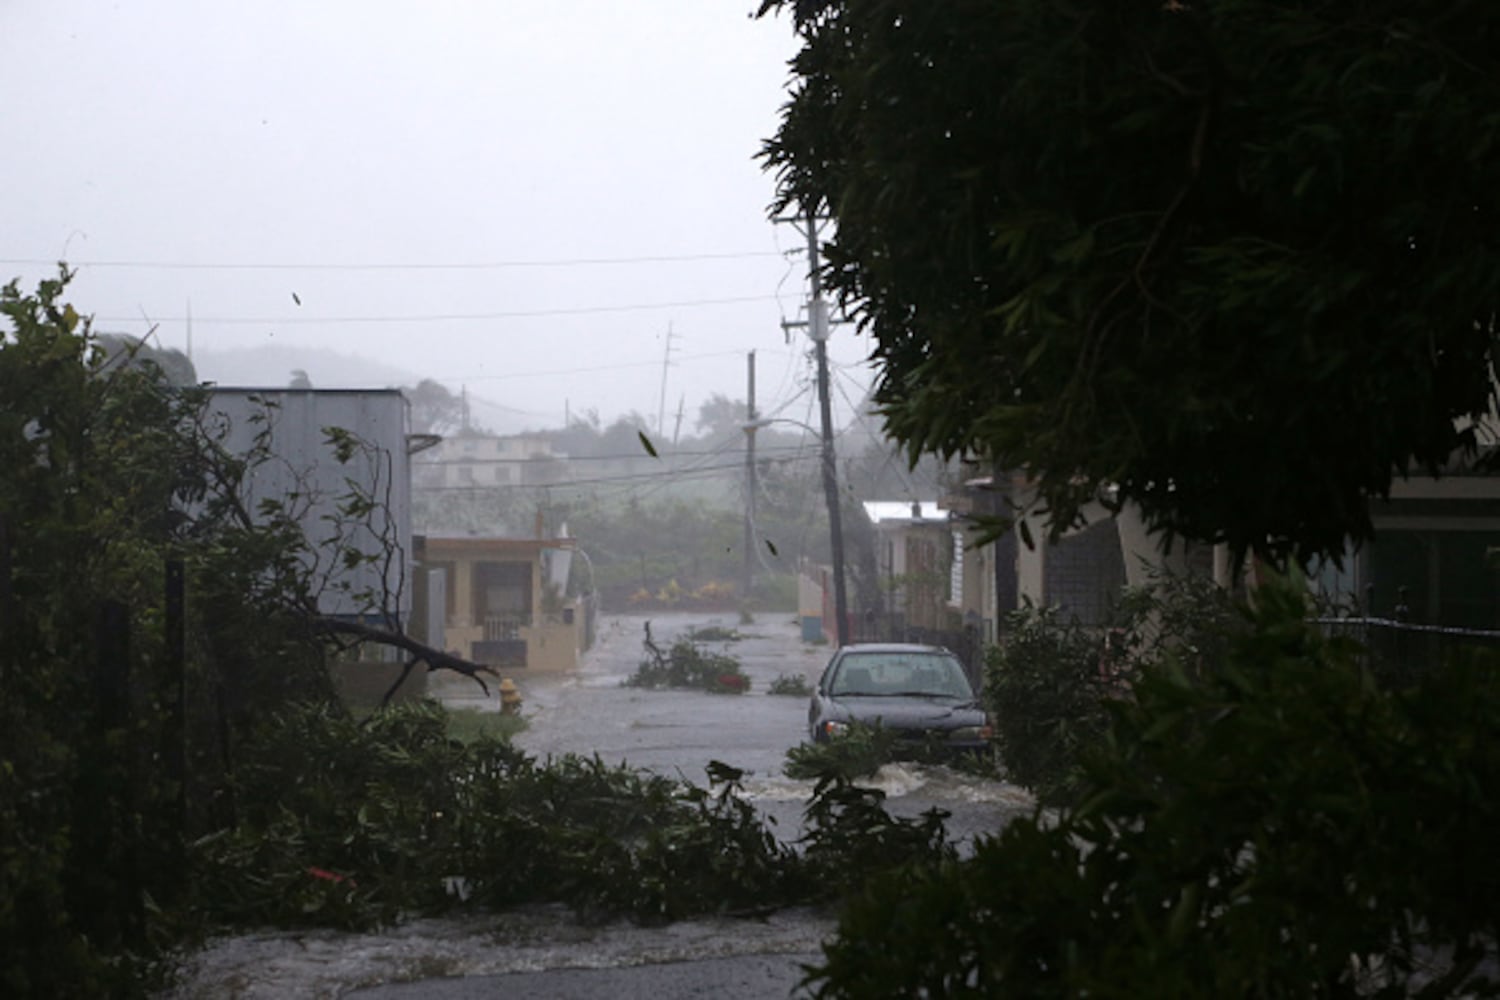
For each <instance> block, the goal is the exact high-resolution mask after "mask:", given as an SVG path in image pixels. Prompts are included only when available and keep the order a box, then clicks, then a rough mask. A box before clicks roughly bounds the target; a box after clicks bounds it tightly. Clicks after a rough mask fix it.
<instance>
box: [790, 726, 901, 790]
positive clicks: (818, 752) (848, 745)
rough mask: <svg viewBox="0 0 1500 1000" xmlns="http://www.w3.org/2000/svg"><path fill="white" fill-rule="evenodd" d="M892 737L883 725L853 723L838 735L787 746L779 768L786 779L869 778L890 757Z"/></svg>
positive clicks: (893, 741) (847, 779)
mask: <svg viewBox="0 0 1500 1000" xmlns="http://www.w3.org/2000/svg"><path fill="white" fill-rule="evenodd" d="M895 742H896V741H895V737H894V736H893V735H892V734H891V733H890V732H889V731H888V730H886V729H885V728H884V727H882V726H879V725H875V726H867V725H865V724H863V723H859V722H856V723H852V724H851V725H850V726H849V728H848V730H847V731H846V732H844V733H841V734H840V735H839V736H838V737H837V738H835V739H830V740H824V741H822V742H820V743H798V744H796V745H794V746H791V747H788V748H787V751H786V764H785V765H783V767H782V771H783V772H785V774H786V776H787V777H788V778H798V779H804V780H805V779H808V778H824V777H830V776H832V777H837V778H840V779H842V780H845V781H853V780H854V779H855V778H868V777H871V776H873V775H874V774H875V772H876V771H878V770H880V767H881V765H882V764H886V763H889V762H890V761H891V760H892V754H893V751H894V750H895Z"/></svg>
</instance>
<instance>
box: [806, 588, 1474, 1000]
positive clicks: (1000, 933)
mask: <svg viewBox="0 0 1500 1000" xmlns="http://www.w3.org/2000/svg"><path fill="white" fill-rule="evenodd" d="M1256 601H1257V608H1256V610H1255V611H1253V612H1249V613H1248V615H1249V617H1248V619H1247V620H1248V628H1247V629H1246V630H1244V631H1243V632H1241V633H1238V634H1234V635H1232V636H1230V638H1229V640H1228V651H1227V653H1226V656H1225V658H1224V660H1223V661H1222V662H1221V663H1219V664H1217V665H1216V669H1213V670H1198V671H1195V670H1191V669H1188V668H1187V667H1186V666H1185V664H1184V662H1183V658H1182V657H1168V658H1166V660H1165V661H1164V662H1163V663H1162V664H1160V665H1151V666H1147V667H1146V668H1145V669H1144V670H1143V671H1142V674H1141V676H1140V677H1139V679H1138V681H1137V683H1136V685H1135V687H1134V697H1133V698H1132V699H1131V700H1129V701H1124V700H1122V701H1120V702H1117V703H1116V704H1115V706H1114V707H1113V709H1112V716H1113V718H1112V722H1111V726H1110V729H1109V734H1108V738H1107V739H1106V740H1104V741H1103V742H1102V743H1101V744H1100V746H1099V747H1098V748H1097V749H1096V750H1094V751H1090V752H1086V753H1084V754H1083V756H1082V775H1081V779H1080V786H1079V791H1080V793H1081V796H1080V798H1079V799H1078V803H1079V804H1078V805H1076V806H1074V807H1071V808H1067V809H1064V810H1063V811H1062V812H1061V813H1060V814H1058V815H1057V816H1056V817H1054V818H1051V819H1044V817H1043V816H1042V815H1041V814H1038V815H1036V816H1034V817H1032V818H1031V819H1029V820H1021V821H1016V822H1013V823H1012V824H1011V825H1010V826H1009V827H1007V828H1006V830H1005V831H1004V832H1003V833H1001V834H1000V835H999V836H998V837H994V838H983V839H981V840H980V842H979V843H978V845H977V846H976V850H975V853H974V855H973V857H972V858H970V859H967V860H964V861H955V862H947V863H942V864H938V865H932V866H927V867H924V868H922V869H906V870H902V871H900V872H897V873H894V874H890V875H887V876H884V877H882V878H880V879H877V880H875V881H874V882H872V883H871V884H870V885H869V886H868V887H866V889H865V890H864V891H863V892H862V893H861V894H859V895H858V897H857V898H856V899H855V900H854V901H853V902H851V903H850V905H849V906H848V907H847V909H846V913H845V916H844V917H843V919H842V921H841V924H840V927H839V930H838V933H837V935H836V936H835V937H834V938H833V939H832V941H831V942H830V943H829V944H828V945H827V946H826V948H825V961H824V963H823V964H822V965H821V966H820V967H818V968H817V969H815V970H814V971H813V973H812V975H811V977H810V979H811V980H812V981H814V982H817V983H819V984H820V987H819V995H820V996H823V997H856V996H872V995H881V996H920V995H926V996H959V995H964V996H971V995H978V996H1026V997H1044V998H1045V997H1059V998H1061V997H1076V996H1083V995H1088V996H1094V997H1137V996H1163V997H1198V996H1247V995H1254V996H1262V997H1305V996H1366V995H1380V996H1402V997H1404V996H1410V995H1414V991H1416V990H1418V989H1422V990H1424V992H1423V993H1422V994H1421V995H1423V996H1435V997H1438V996H1441V997H1452V996H1494V995H1497V994H1500V981H1497V978H1496V965H1495V960H1496V957H1497V956H1496V943H1497V940H1500V938H1497V933H1500V926H1497V911H1496V910H1495V908H1494V905H1493V900H1494V899H1495V898H1496V894H1497V893H1500V865H1496V863H1495V862H1494V852H1493V849H1492V847H1491V846H1490V845H1491V844H1492V842H1493V838H1494V830H1495V829H1496V828H1497V824H1500V662H1497V661H1496V660H1494V659H1491V660H1489V661H1486V662H1471V663H1466V664H1458V665H1453V666H1450V667H1447V668H1444V669H1435V670H1433V671H1431V672H1430V673H1429V674H1428V676H1427V677H1426V678H1425V679H1424V680H1423V682H1422V683H1421V684H1420V685H1419V686H1418V687H1415V688H1413V689H1410V690H1407V691H1404V692H1390V691H1384V690H1381V689H1379V688H1377V687H1376V686H1375V685H1374V684H1372V683H1371V682H1370V681H1369V679H1368V677H1367V676H1366V675H1365V673H1364V672H1363V671H1362V670H1361V669H1360V667H1359V664H1358V662H1357V658H1358V653H1357V650H1356V649H1355V648H1354V647H1353V646H1352V645H1351V644H1348V643H1345V642H1340V641H1330V640H1325V639H1324V638H1322V637H1321V636H1320V635H1319V634H1318V633H1317V632H1316V631H1315V630H1314V629H1313V628H1311V627H1310V626H1308V625H1307V624H1305V623H1304V617H1305V614H1306V609H1305V607H1304V605H1303V601H1302V598H1301V596H1300V595H1299V594H1297V593H1295V592H1293V591H1292V590H1291V589H1290V588H1286V587H1281V586H1279V585H1278V586H1273V587H1269V588H1265V587H1263V588H1262V589H1261V590H1260V591H1259V592H1258V593H1257V596H1256ZM1486 960H1487V963H1488V964H1486Z"/></svg>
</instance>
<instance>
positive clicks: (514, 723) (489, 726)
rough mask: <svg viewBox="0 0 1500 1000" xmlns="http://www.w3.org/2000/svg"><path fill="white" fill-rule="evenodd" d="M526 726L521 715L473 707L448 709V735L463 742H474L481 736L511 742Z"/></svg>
mask: <svg viewBox="0 0 1500 1000" xmlns="http://www.w3.org/2000/svg"><path fill="white" fill-rule="evenodd" d="M525 728H526V720H525V719H523V718H522V717H521V716H519V715H505V714H503V713H501V712H481V711H478V710H477V709H472V708H455V709H449V710H448V735H449V736H450V737H452V738H453V739H455V740H458V741H459V742H461V743H473V742H474V741H475V740H477V739H479V738H480V737H481V736H491V737H494V738H495V739H498V740H505V741H507V742H509V740H510V738H511V737H512V736H515V735H516V734H517V733H519V732H521V731H522V730H524V729H525Z"/></svg>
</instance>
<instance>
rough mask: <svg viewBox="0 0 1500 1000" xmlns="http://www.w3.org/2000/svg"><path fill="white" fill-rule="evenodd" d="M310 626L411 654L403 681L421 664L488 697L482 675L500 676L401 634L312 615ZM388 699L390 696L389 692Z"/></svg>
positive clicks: (326, 633) (320, 632) (329, 634)
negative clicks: (457, 678) (458, 677)
mask: <svg viewBox="0 0 1500 1000" xmlns="http://www.w3.org/2000/svg"><path fill="white" fill-rule="evenodd" d="M310 623H311V625H312V628H313V631H314V633H316V634H318V635H321V636H324V637H337V636H347V637H353V638H355V639H357V640H359V641H361V642H373V643H377V644H379V645H382V646H393V647H395V648H396V649H400V650H404V651H405V652H407V653H410V654H411V657H410V658H409V659H408V660H407V663H406V666H405V668H404V669H403V670H402V673H401V680H402V681H404V680H405V679H406V676H407V675H408V674H410V673H411V670H412V668H413V667H415V666H416V665H417V664H418V663H426V664H427V669H428V670H429V671H432V670H452V671H454V672H455V673H460V674H463V675H464V676H465V677H468V678H470V679H471V680H473V681H474V683H476V684H478V685H479V686H480V688H482V689H483V690H484V693H485V694H486V695H488V694H489V693H490V688H489V685H488V684H486V683H485V682H484V678H483V677H480V676H479V675H480V674H489V675H490V676H491V677H499V676H500V675H499V674H497V673H495V671H494V670H492V669H490V668H489V667H488V666H487V665H485V664H483V663H475V662H473V661H472V660H466V659H464V658H463V657H461V656H454V655H453V654H452V653H445V652H443V651H442V650H440V649H435V648H433V647H432V646H429V645H427V644H426V643H425V642H418V641H417V640H415V639H413V638H411V637H410V636H407V635H402V634H401V633H400V632H392V631H390V630H388V629H383V628H376V627H375V626H373V625H366V624H364V623H363V622H356V621H347V620H344V619H340V618H330V617H328V616H327V615H313V616H311V618H310ZM399 685H400V681H398V682H397V686H399ZM386 697H387V698H389V697H390V693H389V692H388V693H387V695H386Z"/></svg>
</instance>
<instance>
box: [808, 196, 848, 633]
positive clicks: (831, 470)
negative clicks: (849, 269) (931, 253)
mask: <svg viewBox="0 0 1500 1000" xmlns="http://www.w3.org/2000/svg"><path fill="white" fill-rule="evenodd" d="M806 223H807V280H808V284H809V288H810V292H811V297H810V299H809V301H808V306H807V335H808V336H809V337H811V338H812V341H813V349H814V351H815V352H816V355H817V362H818V409H819V411H820V413H821V416H822V423H823V495H824V499H825V500H826V502H827V504H828V533H829V544H830V547H831V548H832V550H833V613H834V633H833V634H834V636H835V638H836V639H837V641H838V645H839V646H843V645H845V644H846V643H847V642H848V641H849V600H848V596H847V594H846V592H845V590H844V524H843V516H842V514H841V513H840V507H839V487H838V467H837V466H836V465H835V463H834V457H833V407H832V404H831V403H830V402H829V399H828V306H827V304H826V303H825V302H824V301H823V284H822V281H821V280H820V279H819V277H818V220H817V217H816V216H815V215H814V214H813V210H812V208H811V206H809V207H808V208H807V212H806Z"/></svg>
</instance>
